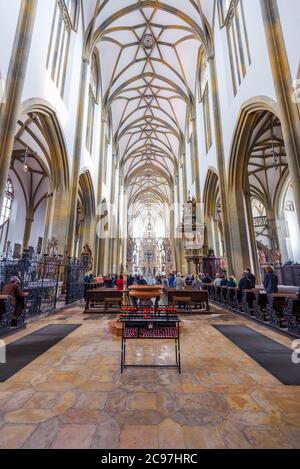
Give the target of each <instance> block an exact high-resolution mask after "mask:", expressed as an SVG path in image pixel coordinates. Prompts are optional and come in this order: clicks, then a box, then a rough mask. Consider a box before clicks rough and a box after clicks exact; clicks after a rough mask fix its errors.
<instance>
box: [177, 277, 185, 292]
mask: <svg viewBox="0 0 300 469" xmlns="http://www.w3.org/2000/svg"><path fill="white" fill-rule="evenodd" d="M174 287H175V288H176V291H184V289H185V287H186V283H185V279H184V276H183V275H181V274H180V273H178V274H177V277H176V279H175V282H174Z"/></svg>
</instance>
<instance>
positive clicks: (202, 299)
mask: <svg viewBox="0 0 300 469" xmlns="http://www.w3.org/2000/svg"><path fill="white" fill-rule="evenodd" d="M164 291H165V293H166V295H167V301H168V304H169V305H172V304H173V298H174V297H176V296H180V297H181V298H190V299H191V303H192V304H194V305H195V306H197V305H201V306H202V307H204V308H203V309H201V313H209V312H210V307H209V302H208V292H207V291H206V290H193V289H192V288H191V287H186V289H185V290H183V291H177V290H176V289H175V288H165V289H164Z"/></svg>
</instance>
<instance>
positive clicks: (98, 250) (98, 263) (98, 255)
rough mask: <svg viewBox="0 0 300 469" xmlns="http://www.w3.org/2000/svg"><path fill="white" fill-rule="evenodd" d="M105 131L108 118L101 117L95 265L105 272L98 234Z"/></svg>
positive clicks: (101, 244)
mask: <svg viewBox="0 0 300 469" xmlns="http://www.w3.org/2000/svg"><path fill="white" fill-rule="evenodd" d="M105 132H106V120H104V119H103V118H102V119H101V135H100V157H99V172H98V191H97V205H98V208H97V212H96V240H95V265H96V266H97V269H98V273H103V272H102V270H103V264H102V263H101V257H102V258H103V252H102V247H103V243H102V240H101V238H99V236H98V231H99V232H101V230H100V228H101V226H100V225H101V209H102V207H101V202H102V179H103V164H104V156H105Z"/></svg>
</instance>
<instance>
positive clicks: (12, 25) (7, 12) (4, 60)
mask: <svg viewBox="0 0 300 469" xmlns="http://www.w3.org/2000/svg"><path fill="white" fill-rule="evenodd" d="M20 6H21V0H10V1H8V0H0V32H1V42H0V50H1V53H0V74H1V77H2V79H3V82H4V83H5V80H6V77H7V72H8V68H9V63H10V58H11V54H12V49H13V44H14V39H15V33H16V28H17V24H18V18H19V12H20ZM0 91H1V90H0Z"/></svg>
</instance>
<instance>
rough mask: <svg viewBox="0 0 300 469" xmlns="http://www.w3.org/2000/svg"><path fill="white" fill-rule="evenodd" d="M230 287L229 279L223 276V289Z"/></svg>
mask: <svg viewBox="0 0 300 469" xmlns="http://www.w3.org/2000/svg"><path fill="white" fill-rule="evenodd" d="M227 286H228V280H227V278H226V277H225V275H222V278H221V287H227Z"/></svg>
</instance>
